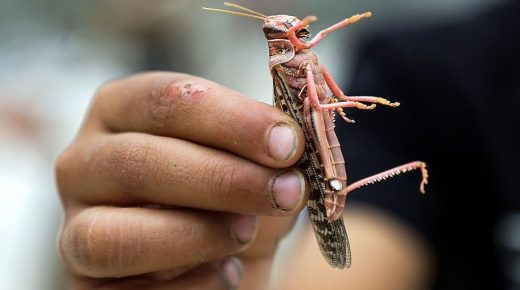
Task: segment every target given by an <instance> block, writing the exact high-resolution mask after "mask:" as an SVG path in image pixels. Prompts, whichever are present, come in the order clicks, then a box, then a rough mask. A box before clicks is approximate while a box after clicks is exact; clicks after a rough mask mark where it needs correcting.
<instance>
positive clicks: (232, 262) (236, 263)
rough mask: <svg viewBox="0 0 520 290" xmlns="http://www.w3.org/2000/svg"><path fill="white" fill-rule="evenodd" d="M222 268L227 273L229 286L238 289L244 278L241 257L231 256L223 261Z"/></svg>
mask: <svg viewBox="0 0 520 290" xmlns="http://www.w3.org/2000/svg"><path fill="white" fill-rule="evenodd" d="M221 269H222V271H223V272H224V275H226V278H227V281H228V283H229V286H231V288H232V289H237V288H238V286H240V281H241V280H242V273H243V267H242V263H241V262H240V260H239V259H237V258H235V257H231V258H229V259H227V260H226V261H224V262H222V265H221Z"/></svg>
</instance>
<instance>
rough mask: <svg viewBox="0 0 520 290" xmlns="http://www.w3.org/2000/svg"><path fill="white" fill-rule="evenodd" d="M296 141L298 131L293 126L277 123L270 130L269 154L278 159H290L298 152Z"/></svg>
mask: <svg viewBox="0 0 520 290" xmlns="http://www.w3.org/2000/svg"><path fill="white" fill-rule="evenodd" d="M296 142H297V138H296V132H295V131H294V130H293V129H292V128H291V127H289V126H287V125H284V124H279V125H276V126H274V127H273V128H272V129H271V132H269V139H268V141H267V148H268V150H269V155H271V157H273V158H274V159H277V160H288V159H290V158H291V157H293V156H294V154H295V153H296V147H297V144H296Z"/></svg>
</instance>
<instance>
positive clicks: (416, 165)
mask: <svg viewBox="0 0 520 290" xmlns="http://www.w3.org/2000/svg"><path fill="white" fill-rule="evenodd" d="M416 169H420V170H421V175H422V180H421V185H420V187H419V189H420V191H421V192H422V193H425V190H424V186H425V185H426V184H428V170H427V169H426V163H424V162H422V161H414V162H410V163H406V164H403V165H401V166H397V167H394V168H392V169H389V170H386V171H383V172H381V173H378V174H375V175H372V176H369V177H367V178H363V179H361V180H358V181H356V182H354V183H352V184H351V185H349V186H347V188H345V189H343V190H342V191H340V192H339V193H338V194H339V195H347V194H348V193H349V192H351V191H353V190H355V189H358V188H360V187H362V186H365V185H368V184H372V183H375V182H379V181H382V180H385V179H387V178H389V177H394V176H395V175H399V174H401V173H405V172H408V171H412V170H416Z"/></svg>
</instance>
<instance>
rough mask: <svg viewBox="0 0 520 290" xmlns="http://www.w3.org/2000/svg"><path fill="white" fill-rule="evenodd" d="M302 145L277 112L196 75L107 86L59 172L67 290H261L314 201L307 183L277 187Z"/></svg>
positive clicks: (145, 77) (153, 76)
mask: <svg viewBox="0 0 520 290" xmlns="http://www.w3.org/2000/svg"><path fill="white" fill-rule="evenodd" d="M281 126H286V128H288V129H289V131H287V130H285V131H283V132H293V133H291V134H292V136H291V135H287V134H280V132H279V130H278V131H276V130H274V129H273V128H278V129H279V128H280V127H281ZM272 130H273V131H272ZM272 132H278V135H277V136H278V137H277V139H276V138H275V141H274V142H273V141H272V140H271V139H269V137H270V136H271V135H272ZM283 132H282V133H283ZM302 134H303V133H302V132H301V130H300V129H299V128H298V126H297V124H296V123H295V122H294V121H293V120H291V119H290V118H289V117H288V116H286V115H285V114H283V113H282V112H280V111H278V110H277V109H275V108H274V107H272V106H269V105H266V104H263V103H259V102H256V101H254V100H252V99H250V98H247V97H245V96H243V95H241V94H239V93H237V92H235V91H233V90H230V89H227V88H225V87H222V86H220V85H218V84H215V83H212V82H210V81H207V80H204V79H201V78H197V77H194V76H189V75H183V74H175V73H162V72H158V73H145V74H139V75H134V76H130V77H128V78H124V79H120V80H116V81H111V82H108V83H106V84H105V85H103V86H102V87H101V88H100V89H99V90H98V92H97V94H96V96H95V98H94V102H93V104H92V107H91V109H90V111H89V113H88V114H87V116H86V119H85V121H84V124H83V126H82V128H81V130H80V132H79V134H78V136H77V138H76V139H75V140H74V142H73V143H72V144H71V145H70V146H69V147H68V148H67V149H66V150H64V152H62V153H61V154H60V156H59V157H58V159H57V161H56V176H57V183H58V187H59V192H60V196H61V199H62V202H63V206H64V210H65V216H64V223H63V227H62V230H61V233H60V237H59V249H60V253H61V256H62V260H63V262H64V264H65V265H66V267H67V269H68V271H69V273H70V280H71V288H72V289H177V288H178V289H235V288H238V285H239V283H241V285H242V287H245V288H247V289H263V288H264V287H265V285H266V284H267V282H268V281H269V279H268V278H269V269H270V267H271V261H272V257H273V255H274V252H275V249H276V246H277V243H278V241H279V240H280V239H281V238H282V237H283V236H284V235H285V234H286V233H287V232H288V231H289V229H290V228H291V226H292V224H293V221H294V216H295V215H296V214H297V213H298V212H299V211H300V210H301V209H302V208H303V207H304V205H305V200H306V198H307V194H308V193H307V192H306V190H305V188H306V184H305V183H303V184H302V183H299V184H296V185H295V184H294V183H293V184H291V183H289V185H286V186H285V187H282V188H281V189H280V186H278V185H276V184H277V183H275V181H274V180H275V179H276V178H278V177H280V176H287V175H284V173H285V174H294V175H295V176H296V177H299V175H298V172H297V171H295V170H293V169H290V167H291V166H292V165H293V164H294V163H295V162H296V161H297V160H298V159H299V158H300V156H301V154H302V152H303V147H304V145H303V135H302ZM287 144H289V145H290V146H287ZM280 148H282V149H284V148H285V149H287V148H289V149H290V150H289V152H285V155H284V154H282V153H284V152H283V150H282V149H280ZM286 151H287V150H286ZM287 153H289V154H287ZM297 180H300V179H297ZM303 180H304V179H303ZM275 192H278V193H279V192H281V197H280V196H278V198H277V196H276V195H275ZM284 194H285V197H284ZM277 200H278V201H277ZM258 281H264V282H263V283H259V282H258Z"/></svg>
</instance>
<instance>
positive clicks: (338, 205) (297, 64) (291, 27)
mask: <svg viewBox="0 0 520 290" xmlns="http://www.w3.org/2000/svg"><path fill="white" fill-rule="evenodd" d="M224 5H226V6H229V7H233V8H235V9H237V10H240V12H239V11H233V10H222V9H215V8H205V7H204V9H206V10H211V11H217V12H225V13H230V14H235V15H241V16H247V17H251V18H256V19H260V20H263V21H264V24H263V32H264V35H265V37H266V39H267V45H268V48H269V71H270V72H271V76H272V78H273V88H274V105H275V106H276V107H278V108H280V109H281V110H282V111H283V112H285V113H287V114H289V115H290V116H291V117H292V118H294V119H295V120H296V121H297V122H298V124H299V125H300V126H301V127H302V129H303V132H304V134H305V141H306V148H305V151H304V153H303V156H302V158H301V159H300V161H299V162H298V167H299V168H300V169H301V170H302V171H303V172H305V174H306V176H307V178H308V180H309V183H310V184H311V186H312V189H311V193H310V195H309V200H308V202H307V210H308V212H309V215H310V219H311V224H312V227H313V229H314V233H315V235H316V239H317V241H318V245H319V247H320V250H321V252H322V254H323V256H324V257H325V259H326V260H327V262H328V263H329V264H330V265H331V266H332V267H335V268H345V267H347V268H348V267H350V265H351V262H352V259H351V252H350V246H349V241H348V236H347V232H346V230H345V225H344V222H343V208H344V206H345V199H346V195H347V194H348V193H349V192H351V191H353V190H355V189H357V188H360V187H362V186H365V185H368V184H372V183H375V182H378V181H381V180H384V179H387V178H388V177H393V176H395V175H399V174H401V173H404V172H407V171H411V170H416V169H420V170H421V174H422V180H421V183H420V191H421V192H422V193H424V187H425V185H426V184H427V183H428V171H427V169H426V164H425V163H424V162H422V161H414V162H410V163H407V164H403V165H400V166H397V167H394V168H392V169H389V170H386V171H384V172H381V173H379V174H375V175H373V176H370V177H367V178H364V179H362V180H359V181H357V182H354V183H352V184H350V185H347V174H346V169H345V161H344V159H343V154H342V152H341V149H340V143H339V141H338V138H337V136H336V133H335V131H334V128H335V127H334V118H335V114H336V113H338V114H339V116H340V117H341V118H342V119H343V120H345V121H346V122H348V123H354V120H352V119H349V118H348V117H347V116H346V114H345V112H344V110H343V108H357V109H361V110H372V109H374V108H375V107H376V104H380V105H384V106H389V107H398V106H399V103H398V102H390V101H388V100H386V99H384V98H380V97H372V96H346V95H345V94H344V93H343V91H342V90H341V89H340V87H339V86H338V85H337V83H336V82H335V81H334V79H333V78H332V76H331V75H330V73H329V72H328V70H327V69H326V67H325V66H323V65H321V64H320V63H319V61H318V58H317V56H316V54H314V52H312V51H311V48H312V47H314V46H315V45H317V44H318V43H320V42H321V41H322V40H323V39H324V38H325V36H326V35H327V34H328V33H330V32H332V31H335V30H337V29H340V28H342V27H345V26H347V25H350V24H353V23H355V22H358V21H359V20H361V19H363V18H369V17H371V16H372V13H371V12H365V13H362V14H356V15H354V16H352V17H349V18H346V19H344V20H342V21H340V22H338V23H336V24H334V25H332V26H330V27H329V28H326V29H324V30H322V31H320V32H318V34H317V35H316V36H315V37H314V38H312V39H310V38H311V35H310V33H309V29H308V27H309V24H310V23H311V22H314V21H316V20H317V18H316V17H315V16H307V17H305V18H304V19H303V20H300V19H298V18H297V17H294V16H290V15H272V16H267V15H264V14H261V13H259V12H256V11H253V10H251V9H248V8H245V7H242V6H239V5H237V4H233V3H227V2H224ZM329 91H330V92H331V93H332V95H328V92H329ZM368 104H370V105H368Z"/></svg>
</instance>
